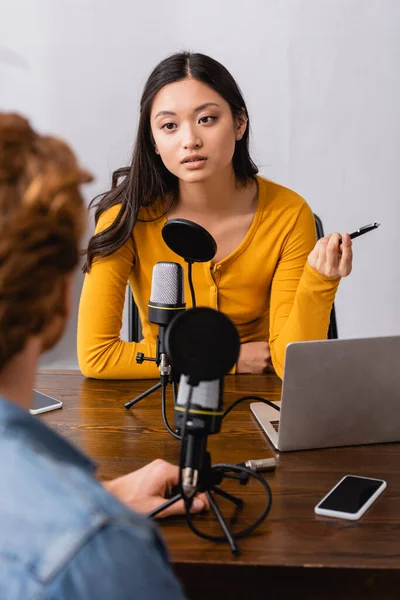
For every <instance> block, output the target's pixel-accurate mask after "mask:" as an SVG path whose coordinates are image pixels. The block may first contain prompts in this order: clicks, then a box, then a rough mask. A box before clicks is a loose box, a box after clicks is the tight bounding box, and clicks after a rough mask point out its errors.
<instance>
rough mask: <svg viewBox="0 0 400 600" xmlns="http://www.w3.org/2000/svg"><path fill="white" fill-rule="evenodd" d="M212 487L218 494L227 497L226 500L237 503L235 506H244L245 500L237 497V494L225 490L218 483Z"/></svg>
mask: <svg viewBox="0 0 400 600" xmlns="http://www.w3.org/2000/svg"><path fill="white" fill-rule="evenodd" d="M211 489H212V491H213V492H215V493H216V494H219V495H220V496H222V498H226V500H230V501H231V502H233V504H235V506H237V507H238V508H242V506H243V500H242V499H241V498H237V497H236V496H233V495H232V494H230V493H229V492H225V490H221V489H220V488H219V487H217V486H216V485H214V486H213V487H212V488H211Z"/></svg>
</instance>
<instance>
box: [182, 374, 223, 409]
mask: <svg viewBox="0 0 400 600" xmlns="http://www.w3.org/2000/svg"><path fill="white" fill-rule="evenodd" d="M188 380H189V377H188V376H187V375H181V378H180V381H179V391H178V397H177V400H176V403H177V405H178V406H181V407H185V406H186V404H187V401H188V398H189V388H190V387H191V386H189V384H188ZM221 385H222V382H221V380H220V379H214V380H213V381H200V383H199V385H196V386H195V387H194V388H193V393H192V400H191V402H190V404H191V406H193V405H194V404H196V406H199V407H201V408H202V409H204V410H211V411H218V410H221V391H222V390H221Z"/></svg>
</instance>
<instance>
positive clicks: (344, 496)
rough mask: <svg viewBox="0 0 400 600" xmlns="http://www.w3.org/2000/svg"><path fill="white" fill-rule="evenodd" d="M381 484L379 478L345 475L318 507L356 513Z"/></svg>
mask: <svg viewBox="0 0 400 600" xmlns="http://www.w3.org/2000/svg"><path fill="white" fill-rule="evenodd" d="M381 486H382V481H381V480H380V479H367V478H366V477H355V476H354V475H347V476H346V477H345V478H344V479H343V480H342V481H341V482H340V483H339V485H338V486H337V487H335V488H334V489H333V490H332V491H331V492H330V494H328V496H327V497H326V498H325V500H323V501H322V502H321V503H320V504H319V508H321V509H324V510H332V511H335V512H342V513H350V514H356V513H358V511H359V510H360V508H361V507H362V506H364V504H365V503H366V502H368V500H369V499H370V498H371V496H373V495H374V494H375V492H376V491H377V490H378V489H379V488H380V487H381Z"/></svg>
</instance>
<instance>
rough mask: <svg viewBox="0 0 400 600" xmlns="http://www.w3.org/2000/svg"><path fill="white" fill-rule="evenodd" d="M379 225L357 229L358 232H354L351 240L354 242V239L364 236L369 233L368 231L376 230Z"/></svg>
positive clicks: (372, 224)
mask: <svg viewBox="0 0 400 600" xmlns="http://www.w3.org/2000/svg"><path fill="white" fill-rule="evenodd" d="M379 225H380V223H371V224H370V225H364V226H363V227H360V229H357V231H353V233H351V234H350V239H352V240H354V238H356V237H359V236H360V235H364V233H368V231H372V230H373V229H376V228H377V227H379Z"/></svg>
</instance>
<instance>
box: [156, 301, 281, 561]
mask: <svg viewBox="0 0 400 600" xmlns="http://www.w3.org/2000/svg"><path fill="white" fill-rule="evenodd" d="M165 348H166V353H167V355H168V357H169V360H170V362H171V365H172V368H175V367H176V368H177V369H178V370H179V372H180V373H181V374H182V375H181V379H180V384H179V392H178V397H177V401H176V402H175V412H174V417H175V427H176V428H177V430H179V431H180V433H181V450H180V459H179V467H180V469H179V484H178V486H177V487H176V489H175V490H171V495H172V497H171V498H170V499H168V500H167V501H166V502H165V503H164V504H163V505H161V506H159V507H158V508H156V509H155V510H153V511H152V512H150V513H149V514H148V515H147V516H149V517H154V516H156V515H157V514H158V513H160V512H162V511H163V510H165V509H166V508H168V507H169V506H171V505H172V504H174V503H175V502H178V501H179V500H180V499H183V501H184V505H185V510H186V521H187V524H188V526H189V527H190V529H191V530H192V531H193V532H194V533H195V534H196V535H198V536H200V537H202V538H204V539H208V540H215V541H218V542H220V541H228V542H229V544H230V547H231V550H232V552H233V553H235V554H237V553H238V552H239V548H238V546H237V544H236V539H239V538H240V537H243V536H245V535H247V534H249V533H250V532H251V531H253V530H254V529H255V528H256V527H258V526H259V525H260V523H262V522H263V520H264V519H265V518H266V516H267V514H268V512H269V509H270V506H271V492H270V489H269V486H268V483H267V482H266V481H264V479H263V478H262V477H261V476H260V475H258V474H257V473H254V472H253V471H250V470H249V469H247V468H246V467H242V466H239V465H232V464H227V463H221V464H217V465H214V466H212V464H211V455H210V453H209V452H208V451H207V440H208V436H209V435H210V434H214V433H218V432H219V431H220V429H221V423H222V419H223V417H224V414H225V413H224V411H223V378H224V376H225V374H227V373H228V372H229V371H230V370H231V368H232V367H233V366H234V364H235V363H236V361H237V359H238V356H239V351H240V339H239V335H238V332H237V330H236V327H235V326H234V324H233V323H232V321H231V320H230V319H229V318H228V317H227V316H226V315H224V314H223V313H221V312H218V311H217V310H214V309H212V308H206V307H202V308H191V309H189V310H187V311H184V312H182V313H181V314H179V315H178V316H176V318H175V319H173V320H172V321H171V322H170V323H169V325H168V326H167V329H166V331H165ZM249 477H252V478H253V479H254V478H255V479H257V480H258V481H259V482H260V484H261V485H262V486H263V488H264V490H265V492H266V495H267V502H266V506H265V509H264V511H263V512H262V513H261V516H260V517H259V518H258V519H257V520H255V521H254V523H253V524H252V525H250V526H247V525H246V527H245V528H244V529H241V530H240V531H239V532H237V533H232V532H231V530H230V527H229V524H228V522H227V520H226V519H225V518H224V515H223V514H222V511H221V509H220V508H219V505H218V504H217V502H216V498H215V497H214V496H216V497H217V496H218V497H220V498H221V497H222V498H224V499H225V500H228V501H229V502H231V503H232V504H233V505H234V506H235V507H236V508H235V510H236V509H237V510H240V509H241V508H242V507H243V504H244V501H243V500H242V499H241V498H239V497H238V496H235V495H233V494H232V493H230V492H228V491H227V490H225V489H223V488H221V487H220V486H219V484H221V482H223V480H224V479H236V480H238V481H239V482H240V484H241V485H246V484H247V482H248V480H249ZM198 492H204V493H205V494H206V496H207V498H208V501H209V504H210V508H211V510H213V511H214V513H215V515H216V517H217V520H218V523H219V525H220V527H221V529H222V531H223V536H218V535H217V536H216V535H210V534H209V533H205V532H202V531H200V530H199V529H198V527H197V525H196V524H195V523H194V522H193V519H192V517H191V514H190V507H191V505H192V502H193V498H194V496H195V494H196V493H198Z"/></svg>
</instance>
